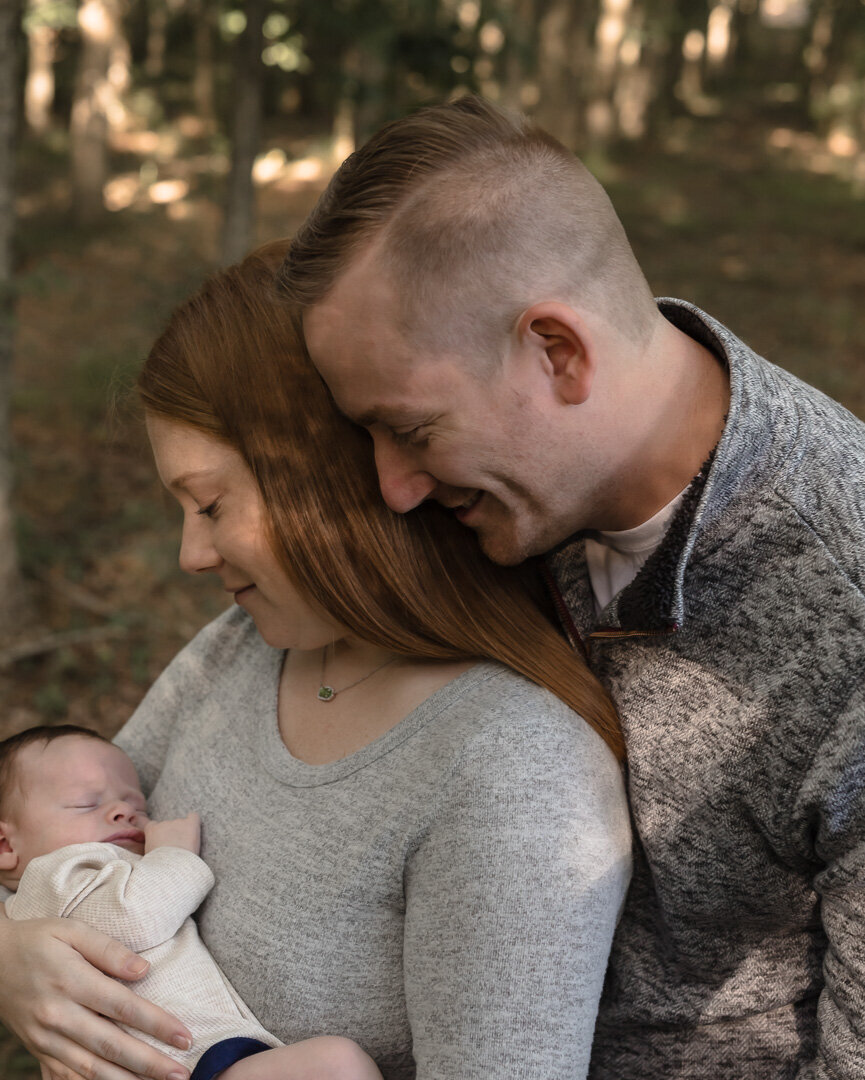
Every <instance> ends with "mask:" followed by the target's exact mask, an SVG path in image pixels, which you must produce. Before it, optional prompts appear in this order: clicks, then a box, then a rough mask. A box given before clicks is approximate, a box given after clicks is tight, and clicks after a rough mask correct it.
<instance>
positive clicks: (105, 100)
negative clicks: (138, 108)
mask: <svg viewBox="0 0 865 1080" xmlns="http://www.w3.org/2000/svg"><path fill="white" fill-rule="evenodd" d="M78 28H79V30H80V33H81V52H80V55H79V58H78V71H77V73H76V79H75V97H74V100H73V103H72V120H71V125H70V130H71V136H72V146H71V157H72V192H73V205H74V209H75V214H76V217H77V218H78V220H79V221H80V222H81V223H84V224H89V223H91V222H93V221H95V220H96V219H97V218H99V217H100V216H101V215H102V213H103V210H104V205H103V200H102V189H103V187H104V186H105V182H106V180H107V179H108V132H109V129H110V128H112V127H118V126H120V124H121V123H122V120H123V116H124V110H123V104H122V93H123V90H124V89H125V86H126V84H127V83H128V78H129V62H128V56H129V54H128V46H127V45H126V39H125V38H124V36H123V32H122V28H121V7H120V0H84V2H83V3H82V5H81V7H80V8H79V9H78Z"/></svg>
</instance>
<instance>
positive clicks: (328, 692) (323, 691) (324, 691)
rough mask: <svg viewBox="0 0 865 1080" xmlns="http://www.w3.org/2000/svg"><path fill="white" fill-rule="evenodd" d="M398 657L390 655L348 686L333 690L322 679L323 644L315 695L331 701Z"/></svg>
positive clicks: (325, 648) (324, 662) (325, 662)
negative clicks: (388, 658)
mask: <svg viewBox="0 0 865 1080" xmlns="http://www.w3.org/2000/svg"><path fill="white" fill-rule="evenodd" d="M398 659H399V657H398V656H392V657H391V658H390V660H385V662H384V663H383V664H379V665H378V667H375V668H373V669H372V671H368V672H367V673H366V675H361V677H360V678H359V679H355V681H354V682H353V683H349V684H348V686H343V687H342V689H340V690H334V688H333V687H332V686H328V684H327V683H326V682H325V681H324V670H325V667H326V665H327V645H325V647H324V648H323V649H322V651H321V676H320V678H319V687H318V694H317V695H316V696H317V697H318V700H319V701H333V699H334V698H335V697H336V695H337V694H344V693H345V692H346V690H353V689H354V688H355V687H356V686H360V684H361V683H362V682H366V680H367V679H371V678H372V677H373V675H375V674H376V672H379V671H381V670H382V668H386V667H387V666H388V664H393V663H396V661H397V660H398Z"/></svg>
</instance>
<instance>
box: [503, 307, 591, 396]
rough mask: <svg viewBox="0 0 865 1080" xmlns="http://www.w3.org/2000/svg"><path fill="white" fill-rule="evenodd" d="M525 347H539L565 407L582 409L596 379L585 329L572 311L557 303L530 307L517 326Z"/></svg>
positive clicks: (578, 317)
mask: <svg viewBox="0 0 865 1080" xmlns="http://www.w3.org/2000/svg"><path fill="white" fill-rule="evenodd" d="M517 336H518V338H519V340H520V341H521V342H523V343H524V344H532V345H537V346H540V348H542V349H543V351H544V353H545V355H546V363H547V371H548V374H549V377H550V379H551V380H552V382H553V385H554V389H555V393H556V395H557V397H558V398H559V400H560V401H562V402H563V403H564V404H566V405H582V404H583V402H584V401H586V400H587V399H588V397H589V394H590V393H591V390H592V382H593V380H594V376H595V355H594V349H593V347H592V342H591V338H590V335H589V333H588V331H587V328H586V325H585V323H584V322H583V320H582V319H581V318H580V316H579V315H578V314H577V313H576V311H574V309H573V308H571V307H568V305H567V304H562V303H559V302H558V301H556V300H544V301H542V302H540V303H537V304H532V306H531V307H530V308H527V309H526V310H525V311H524V312H523V313H522V315H521V316H520V318H519V320H518V322H517Z"/></svg>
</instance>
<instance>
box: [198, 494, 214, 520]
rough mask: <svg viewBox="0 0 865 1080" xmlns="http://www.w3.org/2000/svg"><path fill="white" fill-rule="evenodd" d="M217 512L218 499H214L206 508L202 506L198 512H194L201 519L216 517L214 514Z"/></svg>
mask: <svg viewBox="0 0 865 1080" xmlns="http://www.w3.org/2000/svg"><path fill="white" fill-rule="evenodd" d="M218 510H219V499H214V500H213V502H212V503H209V504H208V505H207V506H202V507H201V509H200V510H196V511H195V512H196V514H199V515H200V516H201V517H209V518H212V517H216V512H217V511H218Z"/></svg>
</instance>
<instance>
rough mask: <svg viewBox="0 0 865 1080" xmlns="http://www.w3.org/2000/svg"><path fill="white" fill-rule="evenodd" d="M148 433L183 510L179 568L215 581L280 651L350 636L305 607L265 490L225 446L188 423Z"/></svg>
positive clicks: (152, 420)
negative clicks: (270, 525) (279, 548)
mask: <svg viewBox="0 0 865 1080" xmlns="http://www.w3.org/2000/svg"><path fill="white" fill-rule="evenodd" d="M147 432H148V435H149V436H150V445H151V446H152V447H153V456H154V458H155V459H156V468H157V470H158V472H159V477H160V479H161V480H162V483H163V484H164V485H165V486H166V488H167V489H168V490H169V491H170V492H171V494H172V495H174V497H175V498H176V499H177V501H178V502H179V503H180V506H181V509H182V510H183V538H182V540H181V544H180V568H181V569H182V570H185V571H186V572H187V573H188V574H203V573H212V574H216V575H217V577H218V578H219V580H220V581H221V582H222V586H223V588H224V589H225V591H226V592H228V593H231V594H232V596H233V597H234V599H235V602H236V603H238V604H240V606H241V607H242V608H243V609H244V610H245V611H247V612H249V614H250V615H251V616H252V618H253V619H254V620H255V625H256V627H257V629H258V632H259V633H260V634H261V636H262V637H263V638H264V640H265V641H266V642H267V643H268V645H273V646H275V647H276V648H280V649H320V648H322V646H324V645H327V644H329V643H330V642H332V641H336V640H339V639H340V638H342V637H343V636H344V634H345V630H344V628H343V627H340V626H339V625H338V624H337V623H336V622H334V621H333V620H332V619H331V618H330V617H329V616H328V615H326V614H325V613H324V612H323V611H321V610H320V609H319V608H317V607H315V606H314V605H313V604H312V603H310V602H309V601H307V600H305V599H304V598H303V597H302V596H301V595H300V593H299V592H298V591H297V589H296V588H295V587H294V585H293V584H292V583H291V581H290V580H289V578H288V577H287V576H286V574H285V572H284V571H283V569H282V567H281V566H280V564H279V562H278V560H277V558H276V556H275V555H274V553H273V551H272V549H271V547H270V544H269V543H268V540H267V519H266V514H265V510H264V506H263V503H262V500H261V493H260V491H259V489H258V485H257V484H256V482H255V479H254V478H253V476H252V473H251V472H250V471H249V469H248V467H247V465H246V462H245V461H244V460H243V458H242V457H241V456H240V454H238V453H237V451H236V450H234V449H233V448H232V447H230V446H228V445H227V444H226V443H223V442H220V441H219V440H218V439H215V438H214V437H213V436H211V435H206V434H205V433H204V432H201V431H197V430H196V429H195V428H193V427H189V426H187V425H186V424H180V423H175V422H174V421H171V420H165V419H163V418H162V417H160V416H155V415H152V414H148V416H147Z"/></svg>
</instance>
